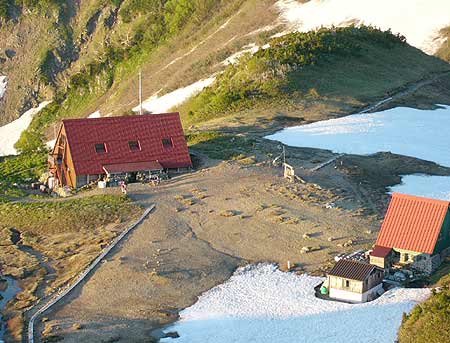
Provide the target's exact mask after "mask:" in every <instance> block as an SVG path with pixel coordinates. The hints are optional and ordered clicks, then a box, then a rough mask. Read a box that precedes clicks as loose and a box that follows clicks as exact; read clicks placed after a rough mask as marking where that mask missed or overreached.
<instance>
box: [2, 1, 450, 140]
mask: <svg viewBox="0 0 450 343" xmlns="http://www.w3.org/2000/svg"><path fill="white" fill-rule="evenodd" d="M346 1H347V3H348V4H349V6H338V4H337V3H336V1H330V2H329V3H327V4H322V3H320V2H318V1H315V0H314V1H309V2H308V1H288V0H280V1H276V0H264V1H256V0H245V1H244V0H232V1H223V0H196V1H186V0H159V1H152V2H145V1H139V0H109V1H100V0H84V1H81V2H80V1H75V0H70V1H59V0H41V1H38V0H8V1H6V2H2V4H3V5H2V6H1V7H0V46H2V49H1V51H0V55H1V56H0V83H1V85H0V87H1V89H2V90H1V91H0V94H1V93H3V92H4V93H5V94H3V98H2V100H0V124H4V123H6V122H9V121H11V120H12V119H14V118H17V117H18V116H19V115H20V114H21V113H24V111H25V110H26V109H28V108H30V107H32V106H36V105H37V104H38V103H39V102H41V101H43V100H53V104H52V105H51V106H49V107H48V108H47V109H46V110H45V111H44V112H43V113H41V115H39V116H38V118H36V120H35V121H34V122H33V124H32V127H31V128H30V130H29V132H28V139H27V140H32V141H36V140H44V141H45V140H49V139H51V138H52V136H53V123H58V121H59V120H60V119H61V118H64V117H86V116H88V115H89V114H90V113H93V112H95V111H98V110H99V111H100V113H101V114H102V115H110V114H112V115H117V114H124V113H130V112H131V109H132V108H133V107H135V106H136V105H137V104H138V96H137V95H138V94H137V93H138V72H139V70H140V69H141V70H142V75H143V95H144V98H148V97H152V98H155V97H159V96H161V95H164V94H170V92H171V91H174V90H177V89H180V88H181V89H182V87H186V86H190V85H193V86H195V85H198V84H197V82H198V81H199V80H202V79H206V81H208V82H209V80H212V79H213V78H214V77H217V75H218V74H217V73H221V72H223V71H224V70H225V68H226V66H227V64H229V63H230V62H231V63H235V61H236V60H237V58H238V56H242V53H243V52H245V51H252V52H255V51H256V50H257V49H259V47H263V46H265V45H266V44H267V43H268V42H269V40H270V39H271V38H270V37H273V36H274V35H276V36H280V35H281V34H285V33H288V32H290V31H291V30H299V31H300V32H307V31H310V30H311V29H314V28H315V27H319V26H321V25H324V26H326V27H332V25H342V24H344V25H349V24H352V23H358V24H361V23H364V24H367V25H374V26H376V27H381V28H383V29H388V28H390V27H393V28H394V29H393V32H394V33H395V34H396V33H397V32H405V36H406V38H407V42H408V43H409V44H412V45H414V46H415V47H418V48H421V49H424V50H425V51H427V52H428V53H434V51H435V50H437V47H438V44H439V43H440V42H443V40H442V39H438V37H437V36H435V33H434V31H435V29H436V28H440V27H443V25H444V22H445V23H446V20H447V19H445V16H443V15H441V12H445V11H440V12H439V11H436V10H435V8H436V7H438V6H433V5H432V4H430V6H425V7H423V5H421V4H420V2H417V1H415V2H412V3H410V7H411V10H412V11H414V13H416V12H417V13H429V14H430V15H432V16H434V17H435V20H434V21H426V22H423V23H422V26H423V27H422V28H421V30H417V29H416V28H415V27H416V26H415V25H413V26H411V25H410V23H409V22H407V21H395V20H393V19H392V17H393V16H394V15H397V14H398V13H399V12H401V6H395V7H392V8H391V12H392V13H390V15H389V16H386V17H383V18H382V17H380V16H372V15H370V13H369V12H370V11H369V12H368V11H367V9H365V8H364V6H360V5H359V4H358V2H355V1H354V0H346ZM434 2H435V3H436V5H442V1H441V0H434ZM336 6H337V7H336ZM382 7H383V6H382V5H381V4H380V6H379V7H377V8H373V9H372V10H373V11H375V12H377V13H378V12H379V11H381V10H382ZM419 10H420V11H422V12H420V11H419ZM318 11H319V12H320V13H322V14H323V20H322V22H321V21H320V20H319V17H318V16H316V15H314V14H315V13H317V12H318ZM353 17H354V18H355V19H354V20H343V19H342V18H353ZM149 23H150V24H149ZM430 40H431V41H432V42H433V45H432V47H431V46H430V44H431V43H430ZM362 45H363V50H365V51H366V50H368V51H366V52H365V53H366V59H365V60H364V61H363V60H362V59H359V60H358V65H359V66H360V68H359V74H358V72H357V71H356V70H353V68H349V66H351V65H352V63H353V60H352V59H353V58H356V57H357V56H356V55H352V56H348V58H351V59H349V60H348V63H347V65H346V66H345V59H342V61H341V62H339V63H337V62H336V61H334V62H333V63H335V64H334V67H333V68H331V67H330V68H328V69H327V68H325V67H324V65H322V66H320V67H319V68H312V67H311V68H307V69H308V72H307V74H302V79H303V78H304V80H306V81H312V82H311V84H310V85H308V86H306V85H305V84H304V85H303V86H301V87H300V89H299V90H298V91H299V92H302V91H303V92H306V93H307V94H308V90H310V89H314V90H315V91H317V93H316V92H312V93H311V94H312V95H313V96H314V97H313V100H314V101H313V102H306V103H302V106H300V107H299V108H300V109H301V110H302V111H303V112H305V117H307V118H308V116H309V112H311V113H317V112H321V113H322V112H323V113H325V112H335V113H348V112H352V111H353V110H354V109H356V108H359V107H361V106H362V105H364V102H365V101H366V100H368V99H369V100H371V99H373V98H374V97H375V98H376V97H382V96H383V95H384V94H385V93H387V92H391V91H392V90H393V89H396V88H397V87H399V86H403V85H404V84H405V83H409V82H415V81H418V80H419V79H420V78H422V77H423V76H424V75H427V74H429V73H434V72H439V71H441V70H442V68H444V66H443V65H442V64H441V65H439V63H437V62H435V61H433V60H432V59H431V58H429V59H427V58H426V57H427V56H426V55H425V54H423V53H421V52H420V51H417V50H415V49H413V48H409V49H407V48H405V47H404V49H400V46H398V49H396V48H394V49H393V50H388V49H384V50H383V49H381V50H379V51H378V46H377V45H376V44H372V43H370V42H365V43H363V44H362ZM444 48H445V43H444V45H442V48H441V50H442V49H444ZM441 50H439V51H441ZM388 51H389V54H391V55H392V56H388V55H386V53H387V52H388ZM444 51H445V50H444ZM260 54H262V52H260ZM363 54H364V53H363ZM438 55H439V56H444V55H445V53H444V55H443V53H441V52H439V53H438ZM359 57H361V56H359ZM370 62H376V65H374V66H373V68H372V67H370V66H367V65H365V64H368V63H370ZM409 63H411V65H409ZM340 70H342V72H340ZM348 72H351V73H350V76H351V77H352V80H353V81H350V83H348V82H347V74H348ZM226 74H229V71H227V72H226ZM367 76H370V78H373V80H371V79H367ZM378 76H379V77H378ZM5 77H6V78H5ZM343 77H345V78H346V80H345V81H342V78H343ZM377 77H378V79H377ZM221 79H222V80H223V76H222V78H221ZM358 80H359V81H358ZM363 80H370V81H371V82H370V83H371V84H372V85H373V87H371V89H369V88H368V87H367V84H368V83H369V82H367V81H366V85H364V84H363V85H362V86H363V89H361V91H360V88H359V86H361V85H360V84H358V82H359V83H364V81H363ZM391 80H393V82H390V81H391ZM297 81H298V80H297ZM297 81H295V82H297ZM208 82H204V84H210V82H209V83H208ZM200 84H201V83H200ZM332 84H334V85H338V84H339V85H340V87H339V88H340V89H337V90H333V89H330V85H332ZM4 85H6V86H4ZM297 86H298V85H297ZM297 86H294V87H293V88H294V89H295V87H297ZM342 86H344V87H342ZM202 87H203V86H200V87H199V88H198V89H197V91H198V90H201V89H202ZM213 87H214V86H213ZM306 88H308V89H306ZM342 88H344V89H342ZM291 90H292V87H291ZM354 91H356V93H355V92H354ZM339 92H340V93H339ZM195 93H196V92H194V94H195ZM289 94H291V95H292V94H293V93H292V91H291V92H290V93H289ZM164 101H165V99H164ZM318 102H320V104H318ZM311 104H313V105H314V106H313V108H310V105H311ZM255 105H257V106H256V107H255V108H257V111H258V110H259V105H262V107H263V108H266V107H267V106H265V105H266V104H261V101H259V100H258V101H256V103H255ZM271 105H274V104H273V103H272V104H271ZM315 105H318V107H319V108H318V107H317V106H315ZM175 106H178V107H179V104H178V103H176V104H175ZM305 106H306V107H305ZM189 107H190V105H188V106H183V107H180V109H181V110H183V111H184V110H185V109H187V110H188V112H189V111H190V110H191V109H190V108H189ZM194 107H195V109H194V110H193V112H195V110H198V109H197V106H194ZM250 107H251V106H250ZM286 107H287V105H286V104H285V103H281V105H280V106H279V107H273V108H270V111H268V112H266V113H264V115H263V116H261V117H260V119H261V120H260V121H261V122H262V121H264V118H265V119H270V118H272V117H273V116H274V115H276V113H278V112H280V111H281V112H283V111H285V110H286ZM248 108H249V106H246V107H245V109H248ZM299 108H298V106H297V107H295V108H294V109H293V110H294V111H297V110H298V109H299ZM162 109H163V110H168V109H169V108H167V106H163V107H162ZM241 109H242V108H241V107H239V106H238V107H236V108H235V107H233V108H232V110H233V111H234V110H237V111H238V113H235V117H237V118H239V117H240V116H241V113H240V110H241ZM252 115H254V113H253V114H250V116H252ZM245 116H248V114H247V113H244V117H245ZM283 116H284V114H283ZM266 117H267V118H266ZM294 117H298V115H295V116H294ZM322 117H323V116H321V115H320V114H319V115H318V116H316V117H314V115H312V117H311V118H309V119H310V120H316V119H319V118H322ZM297 119H298V118H297ZM309 119H308V120H309ZM185 121H186V124H190V123H192V122H194V121H195V122H198V120H197V119H196V120H190V119H188V117H186V118H185ZM243 124H245V125H253V124H252V123H246V122H244V123H243ZM233 125H239V124H238V123H234V124H233ZM25 143H26V142H25Z"/></svg>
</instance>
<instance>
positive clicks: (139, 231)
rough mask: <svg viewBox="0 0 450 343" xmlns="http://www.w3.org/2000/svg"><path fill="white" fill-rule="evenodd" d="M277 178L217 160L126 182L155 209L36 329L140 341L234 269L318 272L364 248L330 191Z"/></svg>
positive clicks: (361, 225)
mask: <svg viewBox="0 0 450 343" xmlns="http://www.w3.org/2000/svg"><path fill="white" fill-rule="evenodd" d="M281 174H282V170H281V168H274V167H269V166H267V165H265V164H260V165H251V166H242V165H241V164H239V162H222V163H219V164H218V165H216V166H211V167H207V168H204V169H202V170H199V171H197V172H195V173H192V174H187V175H183V176H180V177H177V178H174V179H172V180H170V181H169V182H167V183H165V184H162V185H161V186H159V187H154V188H152V187H149V186H147V185H140V184H136V185H131V186H130V195H131V197H132V198H133V199H134V200H136V201H137V202H138V203H139V204H141V205H144V206H149V205H150V204H156V209H155V210H154V212H153V213H152V214H151V215H150V216H149V217H148V219H146V220H145V221H144V222H143V223H142V224H141V225H140V226H138V227H137V228H136V230H135V231H134V232H133V233H132V234H131V235H130V237H129V238H128V239H127V240H126V242H125V243H123V245H122V246H121V247H120V248H118V249H117V252H116V253H115V254H114V255H113V257H112V258H111V259H110V260H109V261H108V262H107V263H104V264H103V265H102V266H101V267H100V268H99V269H98V270H97V272H96V273H95V274H94V275H93V276H92V277H91V278H90V279H89V281H87V283H86V284H85V285H84V287H83V288H82V289H81V290H80V291H79V292H78V293H76V294H74V295H73V296H72V299H70V301H67V302H66V303H65V304H63V306H62V307H60V308H59V309H57V311H55V312H53V313H51V314H49V318H48V321H47V320H46V323H45V324H42V325H41V328H40V330H43V328H44V325H46V326H47V327H52V328H53V329H51V330H49V331H50V332H52V334H53V335H59V336H63V337H64V342H113V341H117V342H120V341H122V342H148V341H150V332H151V331H152V329H154V328H156V327H159V326H161V325H164V324H166V323H168V322H171V321H173V320H175V319H176V314H177V311H178V310H180V309H182V308H185V307H187V306H189V305H191V304H192V303H194V302H195V301H196V299H197V297H198V296H199V295H200V294H201V293H203V292H204V291H206V290H208V289H210V288H212V287H213V286H215V285H217V284H219V283H222V282H224V281H225V280H226V279H227V278H228V277H229V276H230V275H231V274H232V272H233V271H234V270H235V268H236V267H237V266H239V265H243V264H247V263H254V262H260V261H270V262H275V263H279V264H280V266H282V267H284V266H285V265H286V262H287V261H288V260H289V261H291V263H292V264H294V265H295V269H296V270H297V271H307V272H313V273H321V270H323V268H326V267H327V265H328V264H329V263H331V261H332V258H333V257H334V256H335V255H336V254H338V253H340V252H344V251H353V250H355V249H361V248H368V247H370V246H371V245H372V244H373V242H374V240H375V237H376V234H377V230H378V228H379V222H378V220H377V218H376V217H375V216H363V215H357V214H355V211H349V210H345V209H342V208H326V204H327V203H329V202H330V201H331V200H336V199H335V198H336V195H334V194H333V193H332V192H330V191H329V190H325V189H322V188H321V187H320V186H318V185H316V184H314V183H307V184H301V183H296V184H289V183H288V182H287V181H285V180H284V179H283V178H282V177H281ZM344 244H345V247H344ZM306 247H307V248H306ZM302 248H303V250H304V251H305V250H308V249H309V250H310V251H309V252H304V253H302V252H301V251H302ZM124 304H125V305H124Z"/></svg>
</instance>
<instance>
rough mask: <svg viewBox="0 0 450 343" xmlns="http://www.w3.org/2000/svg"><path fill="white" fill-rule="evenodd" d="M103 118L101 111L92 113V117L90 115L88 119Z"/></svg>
mask: <svg viewBox="0 0 450 343" xmlns="http://www.w3.org/2000/svg"><path fill="white" fill-rule="evenodd" d="M101 117H102V115H101V113H100V111H98V110H97V111H95V112H93V113H91V114H90V115H88V118H101Z"/></svg>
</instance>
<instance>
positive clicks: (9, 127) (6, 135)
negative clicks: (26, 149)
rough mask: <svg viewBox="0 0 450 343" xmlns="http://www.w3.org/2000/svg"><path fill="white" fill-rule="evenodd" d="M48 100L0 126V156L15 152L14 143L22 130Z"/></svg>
mask: <svg viewBox="0 0 450 343" xmlns="http://www.w3.org/2000/svg"><path fill="white" fill-rule="evenodd" d="M50 102H51V101H44V102H41V103H40V104H39V106H38V107H35V108H32V109H29V110H28V111H26V112H25V113H24V114H22V115H21V116H20V117H19V118H18V119H16V120H14V121H13V122H11V123H9V124H6V125H4V126H2V127H0V156H7V155H15V154H17V151H16V149H14V144H16V142H17V141H18V140H19V138H20V135H21V134H22V132H23V131H25V130H26V129H27V128H28V126H29V125H30V123H31V120H32V119H33V117H34V116H35V115H36V114H37V113H39V112H40V111H41V110H42V109H43V108H44V107H45V106H47V105H48V104H49V103H50Z"/></svg>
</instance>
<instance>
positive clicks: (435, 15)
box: [276, 0, 450, 54]
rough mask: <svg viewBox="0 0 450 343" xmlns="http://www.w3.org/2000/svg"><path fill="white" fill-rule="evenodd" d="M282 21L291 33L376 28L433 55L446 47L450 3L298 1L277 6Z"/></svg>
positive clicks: (432, 0)
mask: <svg viewBox="0 0 450 343" xmlns="http://www.w3.org/2000/svg"><path fill="white" fill-rule="evenodd" d="M276 7H277V9H278V11H279V12H280V16H281V19H282V20H283V21H284V22H285V23H286V24H288V25H290V26H291V30H296V31H304V32H306V31H310V30H314V29H316V28H319V27H321V26H325V27H330V26H332V25H334V26H347V25H349V24H351V23H356V24H366V25H373V26H376V27H379V28H381V29H382V30H388V29H391V31H392V32H393V33H400V34H402V35H404V36H405V37H406V39H407V41H408V43H409V44H411V45H413V46H415V47H417V48H419V49H421V50H423V51H425V52H426V53H428V54H433V53H434V52H436V50H437V49H438V48H439V47H440V45H441V44H442V39H441V36H440V34H439V31H440V30H441V29H442V28H444V27H447V26H449V25H450V17H449V15H448V13H450V2H449V1H448V0H428V1H423V0H395V1H392V0H378V1H372V0H311V1H309V2H306V3H304V4H302V3H301V2H299V1H296V0H280V1H278V2H277V3H276Z"/></svg>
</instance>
